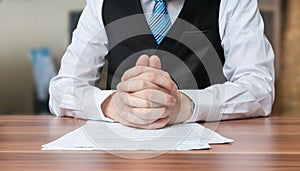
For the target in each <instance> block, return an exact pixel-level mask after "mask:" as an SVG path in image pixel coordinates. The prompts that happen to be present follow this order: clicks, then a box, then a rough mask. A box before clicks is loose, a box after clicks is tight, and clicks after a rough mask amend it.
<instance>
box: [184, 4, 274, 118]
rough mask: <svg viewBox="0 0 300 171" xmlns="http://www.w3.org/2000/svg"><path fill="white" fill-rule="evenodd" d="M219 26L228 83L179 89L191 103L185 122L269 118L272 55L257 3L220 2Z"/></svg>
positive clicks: (271, 87)
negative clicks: (192, 106)
mask: <svg viewBox="0 0 300 171" xmlns="http://www.w3.org/2000/svg"><path fill="white" fill-rule="evenodd" d="M219 23H220V24H219V25H220V35H221V39H222V46H223V48H224V53H225V64H224V67H223V72H224V75H225V77H226V79H227V80H228V81H227V82H226V83H224V84H221V85H213V86H210V87H208V88H207V89H204V90H188V91H187V90H182V92H183V93H184V94H186V95H187V96H188V97H190V98H191V99H192V100H193V101H194V103H195V108H194V113H193V115H192V117H191V118H190V120H188V121H187V122H194V121H199V120H202V121H216V120H227V119H238V118H249V117H258V116H268V115H270V113H271V109H272V104H273V102H274V79H275V78H274V53H273V50H272V47H271V45H270V43H269V41H268V40H267V39H266V37H265V35H264V23H263V20H262V17H261V15H260V13H259V10H258V4H257V0H242V1H241V0H224V1H221V10H220V19H219Z"/></svg>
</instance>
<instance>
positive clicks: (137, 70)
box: [122, 66, 170, 81]
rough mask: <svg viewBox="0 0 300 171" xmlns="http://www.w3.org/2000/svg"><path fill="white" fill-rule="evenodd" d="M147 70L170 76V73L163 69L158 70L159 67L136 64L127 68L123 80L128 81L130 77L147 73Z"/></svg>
mask: <svg viewBox="0 0 300 171" xmlns="http://www.w3.org/2000/svg"><path fill="white" fill-rule="evenodd" d="M145 72H155V73H157V74H162V75H164V76H165V77H170V75H169V74H168V73H167V72H165V71H162V70H158V69H155V68H151V67H147V66H135V67H133V68H131V69H129V70H127V71H126V72H125V73H124V74H123V76H122V81H127V80H129V79H130V78H133V77H136V76H138V75H140V74H142V73H145Z"/></svg>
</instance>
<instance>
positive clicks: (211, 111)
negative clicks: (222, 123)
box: [180, 89, 224, 123]
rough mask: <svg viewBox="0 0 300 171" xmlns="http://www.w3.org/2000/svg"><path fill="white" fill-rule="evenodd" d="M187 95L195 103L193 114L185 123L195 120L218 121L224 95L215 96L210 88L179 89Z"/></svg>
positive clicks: (220, 116)
mask: <svg viewBox="0 0 300 171" xmlns="http://www.w3.org/2000/svg"><path fill="white" fill-rule="evenodd" d="M180 92H181V93H183V94H185V95H186V96H188V97H189V98H190V99H191V100H192V101H193V102H194V104H195V107H194V111H193V114H192V116H191V118H190V119H188V120H187V121H186V122H185V123H191V122H197V121H219V120H221V118H222V115H221V112H220V111H221V105H222V104H223V101H224V97H223V99H222V97H219V98H220V99H218V98H217V97H215V96H214V95H213V92H212V90H210V89H204V90H180Z"/></svg>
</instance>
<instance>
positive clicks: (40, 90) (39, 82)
mask: <svg viewBox="0 0 300 171" xmlns="http://www.w3.org/2000/svg"><path fill="white" fill-rule="evenodd" d="M30 58H31V61H32V64H33V72H34V77H35V86H36V96H37V99H38V100H41V101H46V100H47V99H48V96H49V95H48V89H49V83H50V80H51V78H52V77H54V76H55V75H56V71H55V67H54V61H53V57H52V56H51V53H50V51H49V49H48V48H46V47H42V48H36V49H32V50H31V51H30Z"/></svg>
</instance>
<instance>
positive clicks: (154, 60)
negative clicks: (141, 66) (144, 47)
mask: <svg viewBox="0 0 300 171" xmlns="http://www.w3.org/2000/svg"><path fill="white" fill-rule="evenodd" d="M149 66H150V67H152V68H155V69H161V61H160V59H159V57H158V56H156V55H153V56H151V57H150V59H149Z"/></svg>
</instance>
